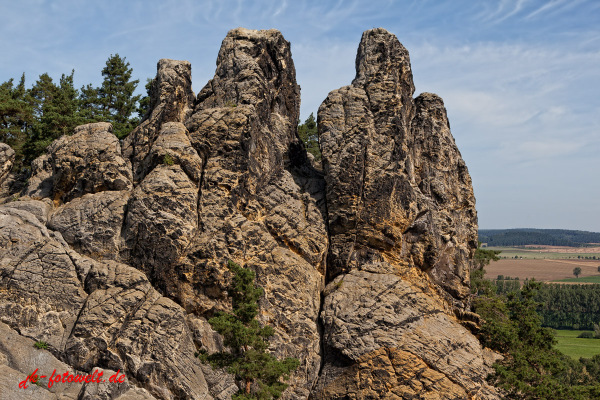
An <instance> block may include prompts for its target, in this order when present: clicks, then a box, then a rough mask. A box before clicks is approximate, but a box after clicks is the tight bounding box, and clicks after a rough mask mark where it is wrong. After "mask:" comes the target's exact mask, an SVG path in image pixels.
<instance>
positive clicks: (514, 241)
mask: <svg viewBox="0 0 600 400" xmlns="http://www.w3.org/2000/svg"><path fill="white" fill-rule="evenodd" d="M479 241H480V242H482V243H487V244H488V246H524V245H536V244H537V245H545V246H570V247H581V246H586V245H587V244H588V243H600V233H598V232H587V231H571V230H566V229H480V230H479Z"/></svg>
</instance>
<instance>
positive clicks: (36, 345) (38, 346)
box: [33, 340, 48, 350]
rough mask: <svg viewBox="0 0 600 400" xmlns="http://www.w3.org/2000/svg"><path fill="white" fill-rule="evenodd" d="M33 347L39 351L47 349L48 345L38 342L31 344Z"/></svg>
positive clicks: (41, 341)
mask: <svg viewBox="0 0 600 400" xmlns="http://www.w3.org/2000/svg"><path fill="white" fill-rule="evenodd" d="M33 346H34V347H36V348H38V349H41V350H47V349H48V343H46V342H44V341H43V340H38V341H37V342H35V343H34V344H33Z"/></svg>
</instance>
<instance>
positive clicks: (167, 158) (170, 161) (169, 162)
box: [163, 154, 175, 165]
mask: <svg viewBox="0 0 600 400" xmlns="http://www.w3.org/2000/svg"><path fill="white" fill-rule="evenodd" d="M163 164H165V165H173V164H175V160H173V157H171V155H170V154H165V155H164V157H163Z"/></svg>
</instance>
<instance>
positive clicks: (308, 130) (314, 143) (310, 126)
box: [298, 113, 321, 161]
mask: <svg viewBox="0 0 600 400" xmlns="http://www.w3.org/2000/svg"><path fill="white" fill-rule="evenodd" d="M298 136H299V137H300V140H302V142H304V146H305V147H306V151H308V152H309V153H310V154H312V155H313V156H315V161H321V149H319V133H318V131H317V121H315V116H314V115H313V113H310V115H309V116H308V118H306V120H305V121H304V124H300V125H298Z"/></svg>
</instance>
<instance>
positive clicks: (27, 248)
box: [0, 28, 497, 400]
mask: <svg viewBox="0 0 600 400" xmlns="http://www.w3.org/2000/svg"><path fill="white" fill-rule="evenodd" d="M356 66H357V75H356V79H355V80H354V81H353V83H352V84H351V85H350V86H347V87H344V88H341V89H338V90H336V91H333V92H331V93H330V95H329V96H328V98H327V99H326V100H325V102H324V103H323V105H322V106H321V108H320V110H319V117H318V119H319V131H320V137H321V139H320V140H321V149H322V153H323V166H324V170H323V171H320V170H315V169H314V168H313V167H312V166H311V164H310V162H309V161H308V159H307V156H306V151H305V150H304V147H303V145H302V143H301V142H300V140H299V139H298V136H297V134H296V126H297V121H298V117H299V105H300V88H299V86H298V84H297V83H296V77H295V69H294V63H293V61H292V57H291V50H290V45H289V43H288V42H287V41H286V40H285V39H284V38H283V36H282V35H281V33H280V32H278V31H276V30H268V31H252V30H247V29H242V28H238V29H234V30H232V31H230V32H229V33H228V34H227V37H226V38H225V39H224V41H223V44H222V46H221V50H220V51H219V55H218V58H217V68H216V72H215V76H214V77H213V79H211V80H210V81H209V82H208V83H207V84H206V86H205V87H204V88H203V89H202V90H201V91H200V93H199V94H198V96H194V92H193V91H192V87H191V66H190V64H189V63H188V62H186V61H175V60H160V61H159V63H158V66H157V76H156V78H155V79H154V80H153V83H152V89H151V110H150V111H149V113H148V114H147V115H146V116H145V119H144V120H143V121H142V123H141V124H140V125H139V126H138V127H137V128H136V129H135V130H134V131H133V132H132V133H131V134H130V135H129V136H128V137H127V138H126V139H125V140H124V141H123V142H122V143H119V141H118V140H117V138H116V137H115V136H114V135H113V134H112V127H111V125H110V124H108V123H95V124H88V125H84V126H80V127H78V128H76V129H75V131H74V132H73V134H72V135H70V136H64V137H62V138H60V139H58V140H56V141H55V142H54V143H52V144H51V145H50V146H49V147H48V149H47V151H46V154H44V155H43V156H41V157H39V158H38V159H36V160H35V161H34V162H33V164H32V176H31V177H30V179H29V181H28V183H27V185H26V187H25V188H24V189H23V190H22V191H21V192H20V193H19V195H20V196H21V197H20V198H19V196H12V195H11V196H9V197H6V196H3V197H5V200H4V201H5V203H4V204H2V205H0V371H2V372H4V374H3V377H1V378H0V393H8V394H9V396H12V397H11V398H20V397H18V396H21V395H25V396H36V398H48V399H57V398H73V399H95V398H102V399H127V398H140V399H152V398H156V399H213V398H214V399H223V400H225V399H230V398H231V396H232V394H234V393H235V392H236V391H237V390H238V386H237V383H239V382H236V380H235V378H234V377H233V376H231V375H229V374H227V373H226V372H225V371H222V370H213V369H212V368H211V367H209V366H207V365H203V364H201V363H200V362H199V360H198V359H197V358H196V357H195V355H194V353H195V352H196V351H197V350H199V349H203V350H207V351H209V352H215V351H220V350H222V349H223V343H222V338H221V337H220V336H219V335H218V334H217V333H216V332H214V331H213V330H212V329H211V327H210V324H209V323H208V322H207V319H208V318H210V317H211V316H213V315H214V314H215V313H216V312H217V311H221V310H228V309H230V307H231V304H230V300H229V298H228V295H227V291H226V288H227V286H228V284H229V282H230V279H231V274H230V272H229V271H228V269H227V268H226V263H227V261H228V260H233V261H235V262H237V263H239V264H241V265H243V266H245V267H248V268H251V269H252V270H254V271H255V272H256V275H257V283H258V285H259V286H261V287H262V288H263V289H264V296H263V297H262V298H261V300H260V304H259V305H260V316H259V318H260V320H261V322H262V323H264V324H269V325H271V326H273V327H274V329H275V336H274V337H273V338H272V340H271V347H270V351H272V352H273V353H274V354H275V355H277V356H278V357H288V356H290V357H295V358H298V359H299V360H300V363H301V365H300V367H299V369H298V370H296V371H295V372H294V373H293V374H292V376H291V378H290V380H289V382H288V383H290V387H289V388H288V389H287V390H286V392H285V393H284V398H285V399H307V398H315V399H317V398H318V399H332V398H340V399H341V398H355V399H362V398H373V399H376V398H390V399H392V398H394V399H397V398H404V399H413V398H423V399H425V398H427V399H433V398H439V399H463V398H472V399H476V398H481V399H494V398H497V395H496V393H495V390H494V388H491V387H489V386H488V385H487V384H486V383H485V376H486V373H487V371H488V368H489V364H490V362H491V361H489V360H493V359H494V357H493V355H492V354H491V353H489V352H486V351H485V350H484V349H482V348H481V346H480V344H479V342H478V341H477V340H476V339H475V337H474V336H472V335H471V333H470V332H469V331H468V330H467V329H465V328H464V327H463V326H462V325H461V323H460V322H459V321H458V320H457V318H456V317H455V315H464V314H465V306H466V305H467V303H468V289H469V274H468V262H469V261H468V260H469V258H470V257H471V256H472V252H473V250H474V248H475V243H476V230H477V225H476V213H475V208H474V197H473V192H472V188H471V181H470V178H469V174H468V171H467V169H466V166H465V164H464V162H463V161H462V159H461V157H460V153H459V152H458V149H457V148H456V145H455V144H454V139H453V138H452V135H451V133H450V129H449V125H448V121H447V117H446V112H445V109H444V105H443V102H442V100H441V99H440V98H439V97H437V96H436V95H433V94H428V93H425V94H422V95H420V96H419V97H417V98H416V99H413V92H414V85H413V83H412V75H411V70H410V68H411V67H410V62H409V56H408V52H407V51H406V49H404V47H403V46H402V45H401V44H400V43H399V42H398V40H397V39H396V38H395V36H393V35H391V34H389V33H388V32H386V31H385V30H382V29H375V30H372V31H367V32H365V34H364V35H363V39H362V41H361V43H360V45H359V51H358V56H357V62H356ZM13 157H14V152H13V151H12V149H10V147H8V146H4V145H2V144H0V185H1V184H2V181H3V180H6V179H7V178H6V177H7V176H8V173H9V171H10V169H11V165H12V162H13ZM4 186H6V185H4ZM3 190H4V191H6V190H5V189H3ZM3 193H4V192H3ZM34 341H44V342H46V343H47V344H48V346H49V350H41V349H34V348H32V343H33V342H34ZM10 343H14V344H15V345H14V346H11V345H10ZM19 357H21V358H24V359H23V360H19ZM33 360H38V361H39V363H38V364H39V365H38V364H36V362H38V361H35V362H34V361H33ZM32 367H36V368H48V369H50V368H57V369H61V370H65V371H66V370H72V371H73V372H77V371H80V372H91V371H92V370H94V369H98V368H100V369H102V370H104V371H105V373H106V374H109V373H110V374H112V373H114V371H119V370H120V371H121V372H123V373H124V374H125V375H126V377H127V381H126V383H124V384H120V385H89V384H79V385H71V386H67V385H63V386H58V385H57V386H54V387H53V389H51V390H50V389H49V388H47V385H45V384H44V383H45V382H44V381H42V384H41V385H39V386H37V385H33V386H34V387H30V388H29V389H28V392H27V393H25V392H19V390H18V389H17V388H15V387H13V386H14V385H12V384H13V383H14V382H17V380H22V379H23V377H24V376H25V375H26V374H27V373H29V372H31V371H30V369H33V368H32ZM44 372H45V371H44ZM18 378H21V379H18ZM11 385H12V386H11Z"/></svg>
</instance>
